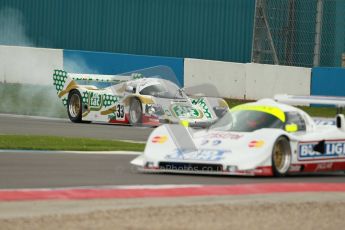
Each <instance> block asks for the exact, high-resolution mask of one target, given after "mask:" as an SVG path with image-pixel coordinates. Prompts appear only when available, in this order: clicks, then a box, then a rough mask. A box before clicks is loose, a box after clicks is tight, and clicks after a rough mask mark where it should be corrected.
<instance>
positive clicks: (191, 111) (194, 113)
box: [171, 104, 202, 119]
mask: <svg viewBox="0 0 345 230" xmlns="http://www.w3.org/2000/svg"><path fill="white" fill-rule="evenodd" d="M171 110H172V111H173V112H174V113H175V116H176V117H180V118H194V119H195V118H201V117H202V113H201V111H199V110H197V109H195V108H192V107H190V106H187V105H178V104H175V105H173V106H172V108H171Z"/></svg>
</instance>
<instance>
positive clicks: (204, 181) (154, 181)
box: [0, 152, 345, 189]
mask: <svg viewBox="0 0 345 230" xmlns="http://www.w3.org/2000/svg"><path fill="white" fill-rule="evenodd" d="M135 157H136V156H135V155H125V154H78V153H74V154H71V153H63V152H55V153H53V152H23V153H20V152H18V153H15V152H7V153H6V152H0V189H17V188H67V187H85V186H118V185H166V184H174V185H185V184H188V185H190V184H197V185H235V184H254V183H302V182H303V183H320V182H321V183H324V182H327V183H344V182H345V174H344V173H329V174H318V175H304V176H289V177H285V178H273V177H236V176H200V175H176V174H147V173H145V174H144V173H140V172H138V171H137V170H136V169H135V168H134V167H133V166H131V165H130V164H129V162H130V161H131V160H132V159H134V158H135Z"/></svg>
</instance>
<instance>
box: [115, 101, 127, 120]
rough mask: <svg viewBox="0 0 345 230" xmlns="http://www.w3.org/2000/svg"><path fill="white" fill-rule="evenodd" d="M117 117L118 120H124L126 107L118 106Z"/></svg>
mask: <svg viewBox="0 0 345 230" xmlns="http://www.w3.org/2000/svg"><path fill="white" fill-rule="evenodd" d="M116 117H117V118H124V117H125V109H124V106H123V105H121V104H118V105H117V106H116Z"/></svg>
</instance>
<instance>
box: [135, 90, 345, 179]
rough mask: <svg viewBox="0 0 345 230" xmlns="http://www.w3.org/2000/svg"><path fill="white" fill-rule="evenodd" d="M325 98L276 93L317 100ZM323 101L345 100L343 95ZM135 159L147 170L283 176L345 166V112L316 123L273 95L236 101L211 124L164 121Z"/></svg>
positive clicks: (291, 99) (340, 102)
mask: <svg viewBox="0 0 345 230" xmlns="http://www.w3.org/2000/svg"><path fill="white" fill-rule="evenodd" d="M323 99H325V98H320V97H318V98H313V97H307V98H305V97H303V98H298V97H292V96H287V95H284V96H277V97H276V100H279V101H289V102H302V103H304V104H305V103H319V104H322V103H323V102H324V101H322V100H323ZM325 103H327V104H337V105H341V106H343V105H345V99H341V100H339V99H335V98H332V99H330V98H328V99H327V98H326V101H325ZM131 163H132V164H134V165H136V166H137V167H138V169H139V170H143V171H146V172H174V173H193V174H220V175H255V176H285V175H287V174H290V173H305V172H322V171H323V172H324V171H345V118H344V115H340V114H338V115H337V117H336V125H317V124H316V123H315V122H314V120H313V119H312V118H311V117H310V116H309V115H308V114H306V113H305V112H304V111H302V110H300V109H298V108H296V107H293V106H290V105H287V104H282V103H278V102H276V101H274V100H272V99H262V100H259V101H257V102H253V103H247V104H243V105H239V106H236V107H234V108H232V109H231V110H230V112H229V113H227V114H226V115H224V116H223V117H222V118H221V119H220V120H218V121H217V122H216V123H215V124H214V125H213V126H211V127H210V128H209V129H207V130H193V129H191V128H188V127H184V126H182V125H162V126H160V127H158V128H157V129H155V130H154V131H153V132H152V133H151V135H150V136H149V138H148V141H147V144H146V148H145V151H144V153H143V154H142V155H140V156H138V157H137V158H136V159H134V160H133V161H132V162H131Z"/></svg>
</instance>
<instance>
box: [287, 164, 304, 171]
mask: <svg viewBox="0 0 345 230" xmlns="http://www.w3.org/2000/svg"><path fill="white" fill-rule="evenodd" d="M301 169H302V165H291V166H290V168H289V172H300V171H301Z"/></svg>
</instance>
